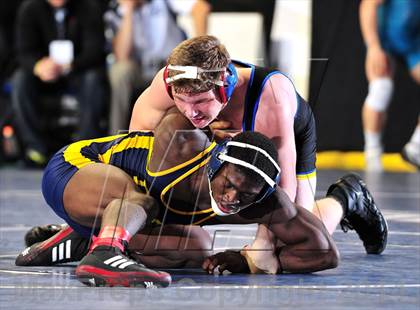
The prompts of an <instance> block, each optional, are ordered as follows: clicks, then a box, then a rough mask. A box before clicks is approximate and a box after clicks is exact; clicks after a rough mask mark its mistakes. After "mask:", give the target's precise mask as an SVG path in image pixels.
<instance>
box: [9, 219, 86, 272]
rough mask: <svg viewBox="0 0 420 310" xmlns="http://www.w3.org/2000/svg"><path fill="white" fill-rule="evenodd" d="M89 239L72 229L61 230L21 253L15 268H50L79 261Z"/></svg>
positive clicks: (83, 254)
mask: <svg viewBox="0 0 420 310" xmlns="http://www.w3.org/2000/svg"><path fill="white" fill-rule="evenodd" d="M88 245H89V239H87V238H84V237H82V236H80V235H79V234H78V233H76V232H75V231H74V230H73V229H72V228H70V227H68V226H67V227H66V228H63V229H61V230H60V231H59V232H58V233H56V234H55V235H54V236H52V237H51V238H49V239H47V240H45V241H44V242H38V243H35V244H33V245H32V246H30V247H28V248H26V249H25V250H23V251H22V253H20V254H19V255H18V257H17V258H16V261H15V264H16V266H52V265H57V264H63V263H68V262H76V261H79V260H81V259H82V258H83V257H84V256H85V255H86V254H87V252H88V250H89V248H88Z"/></svg>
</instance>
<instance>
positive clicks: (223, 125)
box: [209, 120, 239, 142]
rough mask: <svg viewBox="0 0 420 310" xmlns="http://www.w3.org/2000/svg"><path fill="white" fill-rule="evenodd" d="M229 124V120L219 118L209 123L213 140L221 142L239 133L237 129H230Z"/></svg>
mask: <svg viewBox="0 0 420 310" xmlns="http://www.w3.org/2000/svg"><path fill="white" fill-rule="evenodd" d="M230 126H231V123H230V122H228V121H220V120H215V121H213V122H212V123H211V124H209V127H210V130H211V133H212V135H213V140H215V141H216V142H221V141H223V140H226V139H231V138H232V137H234V136H235V135H237V134H238V133H239V131H237V130H232V129H231V128H230Z"/></svg>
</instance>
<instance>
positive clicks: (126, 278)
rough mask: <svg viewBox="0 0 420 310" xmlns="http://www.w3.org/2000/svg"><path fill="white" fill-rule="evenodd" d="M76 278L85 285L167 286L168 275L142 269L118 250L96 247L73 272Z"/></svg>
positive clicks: (169, 281) (143, 267)
mask: <svg viewBox="0 0 420 310" xmlns="http://www.w3.org/2000/svg"><path fill="white" fill-rule="evenodd" d="M76 276H77V279H78V280H79V281H80V282H82V283H83V284H86V285H88V286H126V287H131V286H140V287H145V288H154V287H167V286H168V285H169V284H170V283H171V281H172V280H171V276H170V275H169V273H166V272H162V271H155V270H153V269H149V268H146V267H145V266H144V265H142V264H139V263H137V262H135V261H133V260H131V259H129V258H128V257H127V256H125V255H124V254H123V253H122V252H121V250H120V249H119V248H116V247H110V246H103V245H102V246H97V247H96V248H95V249H94V250H93V251H92V252H90V253H89V254H88V255H86V256H85V257H84V258H83V259H82V261H81V262H80V263H79V266H78V267H77V269H76Z"/></svg>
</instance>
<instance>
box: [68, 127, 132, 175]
mask: <svg viewBox="0 0 420 310" xmlns="http://www.w3.org/2000/svg"><path fill="white" fill-rule="evenodd" d="M123 136H124V134H121V135H116V136H109V137H104V138H98V139H91V140H82V141H78V142H75V143H72V144H70V145H69V146H68V147H67V149H66V150H65V151H64V153H63V156H64V160H65V161H66V162H68V163H69V164H71V165H73V166H75V167H77V168H78V169H80V168H82V167H84V166H86V165H89V164H92V163H94V161H92V160H91V159H90V158H87V157H85V156H83V155H82V153H81V151H82V149H83V148H84V147H86V146H89V145H91V144H92V143H103V142H110V141H112V140H115V139H118V138H120V137H123Z"/></svg>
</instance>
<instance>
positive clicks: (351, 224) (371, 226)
mask: <svg viewBox="0 0 420 310" xmlns="http://www.w3.org/2000/svg"><path fill="white" fill-rule="evenodd" d="M327 196H332V197H334V198H335V199H337V200H338V201H339V202H340V203H341V205H342V206H343V210H344V216H343V219H342V220H341V222H340V224H341V228H342V229H343V231H344V232H347V231H348V230H349V229H354V230H355V231H356V232H357V234H358V235H359V238H360V239H361V240H362V241H363V245H364V247H365V250H366V252H367V253H368V254H380V253H382V252H383V251H384V250H385V247H386V244H387V238H388V225H387V223H386V220H385V218H384V216H383V215H382V213H381V210H379V208H378V207H377V206H376V204H375V201H374V200H373V197H372V195H371V193H370V192H369V190H368V189H367V186H366V184H365V182H363V180H362V179H361V178H360V177H359V176H358V175H357V174H354V173H351V174H348V175H345V176H343V177H342V178H340V179H339V180H338V181H337V182H335V183H334V184H332V185H331V186H330V187H329V188H328V191H327Z"/></svg>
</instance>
